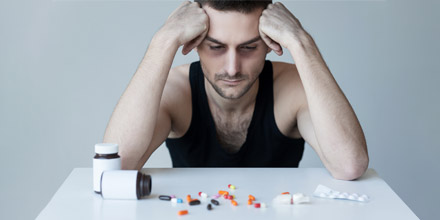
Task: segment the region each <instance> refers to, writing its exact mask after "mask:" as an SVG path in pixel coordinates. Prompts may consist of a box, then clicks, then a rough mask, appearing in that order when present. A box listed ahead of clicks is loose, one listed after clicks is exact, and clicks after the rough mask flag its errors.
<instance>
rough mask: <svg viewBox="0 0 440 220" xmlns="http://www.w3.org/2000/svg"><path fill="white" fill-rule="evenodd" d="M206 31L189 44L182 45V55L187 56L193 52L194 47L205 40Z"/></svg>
mask: <svg viewBox="0 0 440 220" xmlns="http://www.w3.org/2000/svg"><path fill="white" fill-rule="evenodd" d="M207 33H208V32H207V31H205V32H203V33H202V34H201V35H199V36H198V37H197V38H195V39H193V40H191V41H190V42H188V43H186V44H184V45H183V48H182V54H183V55H187V54H188V53H189V52H191V50H193V49H194V48H195V47H197V46H199V44H200V43H201V42H202V41H203V40H204V39H205V37H206V35H207Z"/></svg>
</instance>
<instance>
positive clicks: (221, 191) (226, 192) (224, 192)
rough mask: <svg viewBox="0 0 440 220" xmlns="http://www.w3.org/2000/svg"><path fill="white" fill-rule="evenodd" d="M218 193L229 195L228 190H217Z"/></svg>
mask: <svg viewBox="0 0 440 220" xmlns="http://www.w3.org/2000/svg"><path fill="white" fill-rule="evenodd" d="M218 194H220V195H229V192H228V191H223V190H219V191H218Z"/></svg>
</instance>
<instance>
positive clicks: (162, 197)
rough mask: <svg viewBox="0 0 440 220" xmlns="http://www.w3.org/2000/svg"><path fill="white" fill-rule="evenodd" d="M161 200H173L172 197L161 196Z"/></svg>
mask: <svg viewBox="0 0 440 220" xmlns="http://www.w3.org/2000/svg"><path fill="white" fill-rule="evenodd" d="M159 199H160V200H166V201H170V200H171V196H165V195H160V196H159Z"/></svg>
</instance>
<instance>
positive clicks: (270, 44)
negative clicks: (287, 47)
mask: <svg viewBox="0 0 440 220" xmlns="http://www.w3.org/2000/svg"><path fill="white" fill-rule="evenodd" d="M259 31H260V36H261V39H263V41H264V43H266V45H267V46H268V47H269V48H270V49H272V50H273V51H274V52H275V53H276V54H277V55H278V56H281V55H283V48H282V47H281V46H280V44H278V43H277V42H275V41H274V40H272V39H271V38H270V37H269V36H267V35H266V34H265V33H263V32H262V31H261V29H260V30H259Z"/></svg>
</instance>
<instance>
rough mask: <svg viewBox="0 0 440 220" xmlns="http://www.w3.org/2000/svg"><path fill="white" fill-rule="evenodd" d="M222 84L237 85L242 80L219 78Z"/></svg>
mask: <svg viewBox="0 0 440 220" xmlns="http://www.w3.org/2000/svg"><path fill="white" fill-rule="evenodd" d="M221 81H222V82H223V83H224V84H226V85H228V86H237V85H238V84H240V83H241V82H242V81H243V80H242V79H239V80H226V79H222V80H221Z"/></svg>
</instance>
